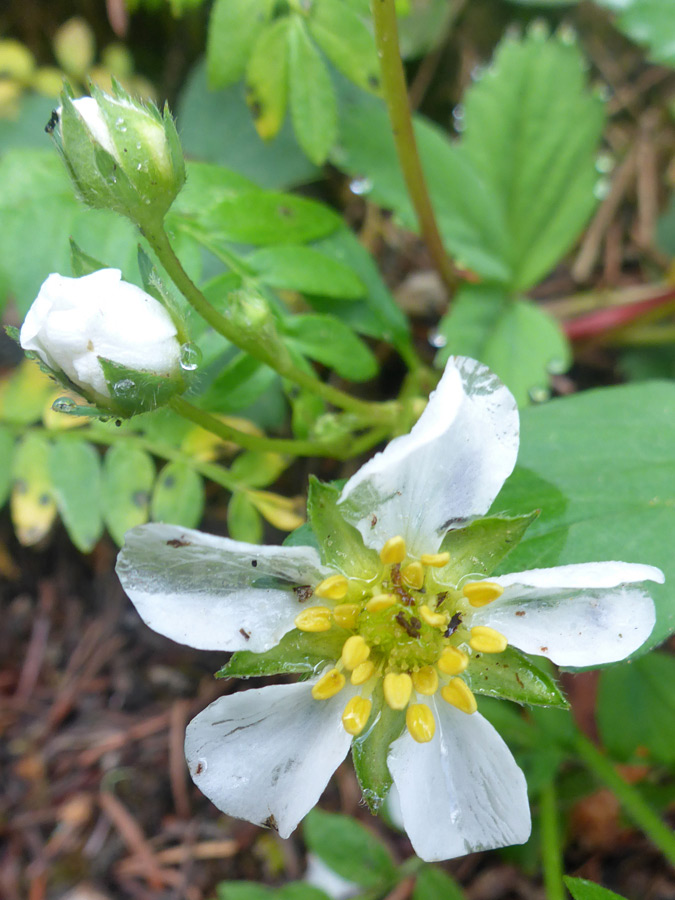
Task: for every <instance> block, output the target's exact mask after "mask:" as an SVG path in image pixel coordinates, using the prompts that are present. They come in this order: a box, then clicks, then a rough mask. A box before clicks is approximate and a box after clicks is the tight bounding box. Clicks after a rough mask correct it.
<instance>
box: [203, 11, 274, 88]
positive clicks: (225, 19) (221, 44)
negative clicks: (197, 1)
mask: <svg viewBox="0 0 675 900" xmlns="http://www.w3.org/2000/svg"><path fill="white" fill-rule="evenodd" d="M273 6H274V0H216V3H214V5H213V9H212V10H211V20H210V23H209V39H208V46H207V71H208V77H209V82H210V84H211V87H214V88H222V87H228V86H229V85H230V84H233V83H234V82H235V81H238V80H239V79H240V78H241V76H242V75H243V74H244V71H245V69H246V64H247V62H248V59H249V56H250V55H251V51H252V49H253V46H254V44H255V42H256V39H257V38H258V37H259V36H260V33H261V32H262V31H263V29H264V27H265V25H266V23H267V21H268V19H269V18H270V16H271V14H272V8H273Z"/></svg>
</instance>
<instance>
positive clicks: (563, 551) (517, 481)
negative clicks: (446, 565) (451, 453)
mask: <svg viewBox="0 0 675 900" xmlns="http://www.w3.org/2000/svg"><path fill="white" fill-rule="evenodd" d="M673 446H675V384H672V383H668V382H647V383H639V384H632V385H624V386H621V387H615V388H603V389H599V390H593V391H586V392H584V393H581V394H576V395H574V396H571V397H565V398H561V399H558V400H552V401H551V402H550V403H546V404H543V405H541V406H535V407H530V408H528V409H525V410H523V412H522V415H521V443H520V455H519V466H518V467H517V469H516V471H515V473H514V475H513V476H511V478H510V479H509V480H508V481H507V483H506V485H505V487H504V489H503V490H502V492H501V494H500V495H499V497H498V498H497V499H496V501H495V503H494V504H493V511H505V512H510V513H516V512H526V511H528V510H531V509H532V508H533V507H537V506H539V507H541V510H542V513H541V516H540V517H539V519H537V521H536V522H535V523H534V524H533V525H532V527H531V528H530V529H529V531H528V533H527V535H526V537H525V538H524V540H522V541H521V543H520V544H519V545H518V547H517V548H516V549H515V550H514V551H513V554H512V555H511V556H510V558H509V564H508V568H509V570H510V571H516V572H517V571H519V570H522V569H530V568H538V567H545V566H553V565H562V564H565V563H579V562H593V561H595V560H625V561H627V562H636V563H650V564H652V565H656V566H658V567H659V568H661V569H662V570H663V571H664V573H665V576H666V583H665V584H664V585H657V584H653V583H648V585H647V588H648V590H649V593H650V594H651V596H652V597H653V598H654V601H655V603H656V613H657V623H656V626H655V628H654V631H653V632H652V634H651V636H650V638H649V640H648V641H647V644H646V645H645V646H644V648H643V649H644V650H646V649H648V648H649V647H653V646H655V645H656V644H659V643H661V642H662V641H663V640H665V639H666V638H667V637H668V635H669V634H671V633H672V632H673V630H675V556H674V555H673V552H672V535H673V533H675V461H674V459H673V452H672V448H673Z"/></svg>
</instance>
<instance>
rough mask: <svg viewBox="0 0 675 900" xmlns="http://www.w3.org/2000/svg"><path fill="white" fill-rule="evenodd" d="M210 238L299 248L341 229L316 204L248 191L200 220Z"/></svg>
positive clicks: (336, 220) (335, 219) (325, 209)
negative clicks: (209, 231)
mask: <svg viewBox="0 0 675 900" xmlns="http://www.w3.org/2000/svg"><path fill="white" fill-rule="evenodd" d="M202 224H203V225H204V226H205V227H206V228H208V229H211V230H213V232H214V238H218V237H220V238H221V239H224V240H226V241H236V242H241V243H242V244H253V245H254V246H256V247H259V246H265V245H267V244H298V243H300V244H302V243H306V242H307V241H313V240H316V239H317V238H320V237H324V236H325V235H327V234H330V233H331V232H332V231H335V229H336V228H338V227H339V226H340V225H341V220H340V218H339V217H338V216H337V215H336V214H335V213H334V212H332V210H330V209H328V207H326V206H323V205H322V204H320V203H315V202H314V201H312V200H306V199H305V198H304V197H295V196H293V195H292V194H281V193H275V192H272V191H269V192H266V191H249V192H243V193H241V194H239V196H237V197H232V198H229V199H227V200H224V201H223V202H222V203H220V204H218V206H216V207H214V209H212V210H211V211H210V212H209V213H208V214H207V215H206V216H205V218H204V219H203V221H202Z"/></svg>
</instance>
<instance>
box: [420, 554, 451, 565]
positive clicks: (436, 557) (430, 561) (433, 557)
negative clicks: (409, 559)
mask: <svg viewBox="0 0 675 900" xmlns="http://www.w3.org/2000/svg"><path fill="white" fill-rule="evenodd" d="M420 562H421V563H422V565H423V566H432V567H433V568H434V569H442V568H443V566H447V564H448V563H449V562H450V554H449V553H447V552H446V553H423V554H422V556H421V558H420Z"/></svg>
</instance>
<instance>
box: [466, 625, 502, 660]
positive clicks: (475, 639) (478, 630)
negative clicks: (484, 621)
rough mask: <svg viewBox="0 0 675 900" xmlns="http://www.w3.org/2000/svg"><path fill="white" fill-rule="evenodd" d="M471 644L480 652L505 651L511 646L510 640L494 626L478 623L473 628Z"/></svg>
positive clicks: (470, 638)
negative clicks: (489, 626)
mask: <svg viewBox="0 0 675 900" xmlns="http://www.w3.org/2000/svg"><path fill="white" fill-rule="evenodd" d="M469 646H470V647H471V648H472V649H473V650H478V651H479V652H480V653H503V652H504V650H506V648H507V647H508V646H509V642H508V641H507V640H506V638H505V637H504V635H503V634H500V632H499V631H495V630H494V628H488V626H487V625H476V626H475V627H474V628H472V629H471V632H470V635H469Z"/></svg>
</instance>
